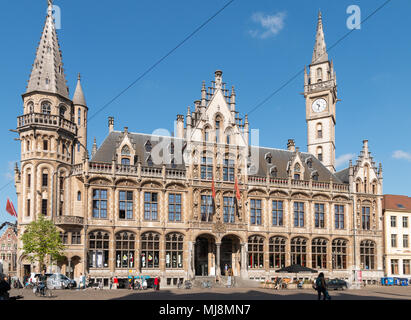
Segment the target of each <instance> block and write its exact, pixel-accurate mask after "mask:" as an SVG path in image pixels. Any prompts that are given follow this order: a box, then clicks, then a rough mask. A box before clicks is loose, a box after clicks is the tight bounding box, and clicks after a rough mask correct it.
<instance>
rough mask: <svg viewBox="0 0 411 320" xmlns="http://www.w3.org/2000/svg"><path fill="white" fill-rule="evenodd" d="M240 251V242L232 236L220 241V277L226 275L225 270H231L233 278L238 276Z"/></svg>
mask: <svg viewBox="0 0 411 320" xmlns="http://www.w3.org/2000/svg"><path fill="white" fill-rule="evenodd" d="M240 261H241V249H240V240H239V239H238V238H237V237H235V236H232V235H228V236H225V237H224V238H223V239H222V240H221V252H220V269H221V275H223V276H225V275H226V269H227V271H228V270H230V269H231V270H232V274H233V275H234V276H238V275H240Z"/></svg>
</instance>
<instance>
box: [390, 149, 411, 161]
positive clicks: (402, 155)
mask: <svg viewBox="0 0 411 320" xmlns="http://www.w3.org/2000/svg"><path fill="white" fill-rule="evenodd" d="M392 157H393V158H394V159H404V160H408V161H411V153H410V152H405V151H402V150H397V151H394V153H393V154H392Z"/></svg>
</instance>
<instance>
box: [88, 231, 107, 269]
mask: <svg viewBox="0 0 411 320" xmlns="http://www.w3.org/2000/svg"><path fill="white" fill-rule="evenodd" d="M109 243H110V236H109V234H108V233H107V232H100V231H98V232H91V233H90V234H89V252H88V257H89V264H88V265H89V267H90V268H108V266H109Z"/></svg>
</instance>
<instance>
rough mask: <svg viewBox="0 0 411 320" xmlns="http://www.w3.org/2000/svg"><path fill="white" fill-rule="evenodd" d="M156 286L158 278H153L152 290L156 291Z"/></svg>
mask: <svg viewBox="0 0 411 320" xmlns="http://www.w3.org/2000/svg"><path fill="white" fill-rule="evenodd" d="M157 286H158V278H157V277H155V278H154V291H157Z"/></svg>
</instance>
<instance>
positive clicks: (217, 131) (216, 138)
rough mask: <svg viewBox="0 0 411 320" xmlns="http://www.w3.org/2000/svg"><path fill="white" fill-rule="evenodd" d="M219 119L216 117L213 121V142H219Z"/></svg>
mask: <svg viewBox="0 0 411 320" xmlns="http://www.w3.org/2000/svg"><path fill="white" fill-rule="evenodd" d="M220 130H221V117H220V116H217V117H216V119H215V142H217V143H219V142H220Z"/></svg>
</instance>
